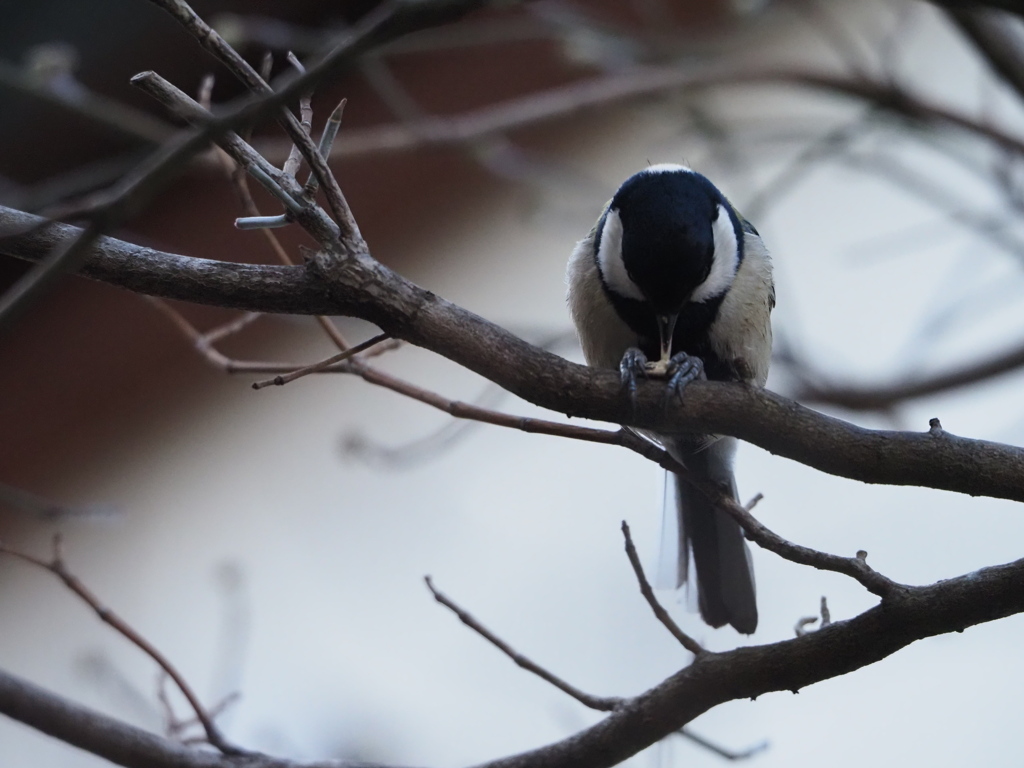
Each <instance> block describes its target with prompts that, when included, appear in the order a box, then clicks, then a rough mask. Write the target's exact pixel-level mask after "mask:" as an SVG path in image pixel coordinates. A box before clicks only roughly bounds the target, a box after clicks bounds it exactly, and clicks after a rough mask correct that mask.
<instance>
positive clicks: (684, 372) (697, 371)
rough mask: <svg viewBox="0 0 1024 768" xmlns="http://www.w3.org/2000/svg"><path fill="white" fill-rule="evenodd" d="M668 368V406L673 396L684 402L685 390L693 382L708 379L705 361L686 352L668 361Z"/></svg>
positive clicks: (666, 393) (666, 392)
mask: <svg viewBox="0 0 1024 768" xmlns="http://www.w3.org/2000/svg"><path fill="white" fill-rule="evenodd" d="M667 368H668V371H667V375H668V387H667V388H666V390H665V399H666V404H667V401H668V399H669V398H670V397H671V396H672V394H675V396H676V398H677V399H678V400H679V401H680V402H682V399H683V390H685V389H686V387H687V385H688V384H689V383H690V382H691V381H696V380H697V379H706V378H707V376H706V375H705V373H704V361H703V360H701V359H700V358H699V357H695V356H693V355H688V354H686V353H685V352H679V353H677V354H675V355H673V356H672V359H671V360H669V361H668V366H667Z"/></svg>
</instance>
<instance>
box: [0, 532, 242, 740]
mask: <svg viewBox="0 0 1024 768" xmlns="http://www.w3.org/2000/svg"><path fill="white" fill-rule="evenodd" d="M53 541H54V543H53V559H52V560H51V561H49V562H47V561H45V560H41V559H40V558H37V557H34V556H33V555H29V554H26V553H24V552H19V551H17V550H14V549H10V548H9V547H6V546H4V545H2V544H0V554H6V555H10V556H11V557H15V558H17V559H18V560H21V561H22V562H25V563H29V564H30V565H34V566H36V567H37V568H42V569H43V570H46V571H49V572H50V573H52V574H53V575H54V576H56V577H57V578H58V579H60V580H61V581H62V582H64V585H65V586H66V587H67V588H68V589H70V590H71V591H72V592H73V593H75V594H76V595H77V596H78V597H79V598H81V600H82V601H83V602H84V603H85V604H86V605H88V606H89V607H90V608H92V609H93V611H95V613H96V615H97V616H98V617H99V618H100V620H101V621H103V622H104V623H105V624H109V625H110V626H111V627H113V628H114V629H115V630H116V631H117V632H118V633H119V634H121V635H122V636H123V637H124V638H125V639H127V640H128V641H129V642H130V643H132V644H133V645H134V646H136V647H137V648H138V649H139V650H141V651H142V652H143V653H145V654H146V655H147V656H149V658H151V659H152V660H153V661H155V662H156V663H157V665H158V666H159V667H160V669H162V670H163V671H164V672H165V673H166V674H167V676H168V677H170V678H171V679H172V680H173V681H174V684H175V685H176V686H178V690H180V691H181V693H182V695H184V697H185V698H186V699H187V700H188V703H189V705H190V706H191V707H192V710H193V711H194V712H195V713H196V718H197V719H198V720H199V722H200V723H202V726H203V731H205V733H206V739H207V741H208V742H209V743H210V744H212V745H213V746H215V747H216V748H217V749H219V750H220V751H221V752H223V753H224V754H226V755H241V754H244V752H243V750H241V749H239V748H238V747H236V746H234V745H233V744H231V743H229V742H228V741H227V740H226V739H225V738H224V736H223V735H222V734H221V732H220V729H219V728H218V727H217V724H216V723H215V722H214V720H213V718H212V717H211V716H210V714H209V713H208V712H207V711H206V708H205V707H204V706H203V705H202V702H200V701H199V697H198V696H197V695H196V694H195V692H194V691H193V690H192V687H191V686H190V685H189V684H188V681H187V680H185V678H184V676H183V675H182V674H181V673H180V672H179V671H178V670H177V669H176V668H175V666H174V665H173V664H171V662H170V660H169V659H168V658H167V657H166V656H164V655H163V654H162V653H160V651H158V650H157V649H156V647H155V646H154V645H153V644H152V643H151V642H149V641H148V640H147V639H146V638H144V637H143V636H142V635H140V634H139V633H138V632H137V631H136V630H135V629H134V628H133V627H132V626H131V625H130V624H128V623H127V622H126V621H125V620H124V619H122V618H121V617H120V616H118V615H117V614H116V613H114V612H113V611H112V610H110V609H109V608H107V607H106V606H105V605H103V603H102V602H100V600H99V598H98V597H96V595H94V594H93V593H92V591H91V590H90V589H89V588H88V587H86V586H85V584H84V583H82V581H81V579H79V578H78V577H77V576H75V575H74V574H73V573H71V571H69V570H68V568H67V566H66V565H65V563H64V558H63V556H62V554H61V544H60V537H59V536H56V537H54V540H53Z"/></svg>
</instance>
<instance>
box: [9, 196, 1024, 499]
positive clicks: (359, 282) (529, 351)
mask: <svg viewBox="0 0 1024 768" xmlns="http://www.w3.org/2000/svg"><path fill="white" fill-rule="evenodd" d="M39 221H40V220H39V219H38V218H37V217H33V216H31V215H29V214H25V213H21V212H18V211H13V210H11V209H9V208H3V207H0V232H3V231H12V230H13V231H14V232H17V233H24V232H25V230H26V229H27V228H29V227H31V226H32V225H33V224H35V223H38V222H39ZM79 232H80V230H78V229H77V228H75V227H71V226H68V225H62V224H53V225H51V226H49V227H47V228H46V229H45V230H41V231H33V232H28V233H24V234H15V235H11V236H8V237H6V238H2V239H0V252H2V253H7V254H9V255H11V256H16V257H18V258H22V259H27V260H30V261H32V260H35V259H38V258H40V257H42V256H44V255H45V254H46V253H48V252H49V251H50V250H51V249H52V248H53V247H54V246H55V245H59V244H61V243H65V242H68V241H69V240H73V239H74V238H75V237H77V235H78V234H79ZM326 262H327V263H323V261H322V260H321V259H320V258H319V257H317V258H314V259H313V260H312V261H311V262H310V264H308V265H306V266H296V267H282V266H260V265H255V264H238V263H233V262H220V261H210V260H207V259H196V258H190V257H186V256H180V255H175V254H169V253H163V252H159V251H155V250H153V249H150V248H142V247H139V246H134V245H130V244H128V243H125V242H123V241H119V240H115V239H113V238H108V237H104V238H101V239H99V242H98V243H97V247H95V248H91V249H90V250H89V252H88V261H87V264H86V265H85V266H84V267H83V269H82V273H83V274H85V275H87V276H89V277H92V278H95V279H98V280H102V281H104V282H108V283H111V284H114V285H119V286H121V287H124V288H128V289H129V290H133V291H136V292H138V293H148V294H150V295H155V296H162V297H165V298H174V299H181V300H185V301H191V302H195V303H200V304H210V305H214V306H221V307H234V308H238V309H245V310H248V311H258V312H290V313H294V314H321V315H349V316H354V317H360V318H362V319H365V320H368V321H370V322H371V323H374V324H375V325H377V326H378V327H379V328H380V329H381V330H382V331H383V332H385V333H388V334H390V335H391V336H392V337H394V338H398V339H403V340H405V341H408V342H410V343H412V344H416V345H417V346H421V347H424V348H425V349H429V350H431V351H433V352H436V353H437V354H440V355H442V356H444V357H447V358H448V359H450V360H452V361H454V362H456V363H458V364H460V365H462V366H464V367H466V368H468V369H469V370H472V371H475V372H476V373H478V374H480V375H481V376H484V377H485V378H487V379H490V380H491V381H494V382H496V383H498V384H500V385H501V386H502V387H504V388H505V389H507V390H508V391H510V392H512V393H513V394H516V395H518V396H520V397H522V398H523V399H525V400H527V401H529V402H532V403H534V404H535V405H539V406H541V407H544V408H548V409H550V410H553V411H556V412H561V413H566V414H569V415H571V416H579V417H585V418H590V419H595V420H598V421H605V422H609V423H612V424H628V425H630V426H634V427H639V428H643V429H653V430H656V431H661V432H672V431H680V432H686V431H696V432H699V433H704V434H707V433H710V434H728V435H734V436H736V437H738V438H740V439H741V440H746V441H747V442H750V443H753V444H754V445H759V446H761V447H762V448H765V449H766V450H769V451H771V452H772V453H775V454H778V455H781V456H785V457H787V458H790V459H793V460H795V461H799V462H801V463H803V464H806V465H807V466H810V467H814V468H816V469H819V470H821V471H823V472H828V473H830V474H834V475H839V476H841V477H849V478H852V479H855V480H861V481H862V482H868V483H885V484H890V485H918V486H923V487H929V488H937V489H942V490H950V491H956V492H958V493H967V494H971V495H976V496H991V497H995V498H1006V499H1013V500H1016V501H1024V484H1022V483H1021V482H1020V478H1021V477H1022V476H1024V450H1022V449H1020V448H1016V447H1013V446H1007V445H1002V444H999V443H993V442H988V441H983V440H971V439H968V438H963V437H959V436H956V435H953V434H951V433H949V432H944V433H943V434H942V435H941V436H935V435H930V434H929V433H927V432H922V433H917V432H895V431H889V430H873V429H865V428H862V427H857V426H855V425H853V424H850V423H848V422H844V421H842V420H840V419H836V418H832V417H829V416H825V415H823V414H820V413H816V412H814V411H812V410H810V409H808V408H804V407H802V406H800V405H798V404H797V403H794V402H793V401H791V400H787V399H786V398H784V397H781V396H779V395H776V394H774V393H771V392H768V391H766V390H759V389H755V388H751V387H745V386H742V385H738V384H725V383H719V382H694V383H693V385H691V386H690V387H688V388H687V392H686V398H685V402H684V403H682V404H680V405H678V406H675V407H673V408H671V409H668V410H666V408H665V407H664V391H663V388H662V386H661V385H660V383H659V382H656V381H642V382H640V384H639V387H638V389H637V398H636V403H635V407H633V406H631V404H630V403H629V402H628V401H627V400H626V399H625V398H623V397H622V393H621V388H620V382H619V377H618V375H617V374H616V372H614V371H601V370H595V369H592V368H588V367H586V366H582V365H576V364H574V363H570V362H568V361H567V360H565V359H563V358H561V357H558V356H557V355H553V354H551V353H548V352H544V351H542V350H539V349H537V348H536V347H533V346H531V345H529V344H527V343H526V342H524V341H523V340H521V339H519V338H517V337H516V336H514V335H513V334H510V333H509V332H508V331H505V330H504V329H502V328H499V327H498V326H495V325H493V324H492V323H489V322H487V321H486V320H484V319H483V318H481V317H479V316H478V315H474V314H473V313H471V312H467V311H466V310H464V309H461V308H460V307H457V306H456V305H454V304H451V303H450V302H447V301H445V300H444V299H442V298H440V297H439V296H437V295H436V294H434V293H431V292H429V291H425V290H423V289H422V288H419V287H418V286H416V285H414V284H412V283H410V282H409V281H408V280H406V279H405V278H403V277H401V276H400V275H398V274H396V273H394V272H392V271H391V270H389V269H388V268H387V267H385V266H383V265H381V264H379V263H377V262H374V261H373V260H372V259H369V257H366V258H355V259H349V260H346V261H345V263H344V264H343V265H341V264H339V263H338V262H335V261H334V260H333V259H326ZM371 285H372V286H375V288H374V290H373V291H368V290H366V286H371ZM295 367H297V366H292V368H289V369H285V370H283V371H277V370H275V371H272V372H284V373H287V372H288V371H289V370H292V369H294V368H295ZM360 375H362V372H360Z"/></svg>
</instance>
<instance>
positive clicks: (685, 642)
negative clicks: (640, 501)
mask: <svg viewBox="0 0 1024 768" xmlns="http://www.w3.org/2000/svg"><path fill="white" fill-rule="evenodd" d="M622 536H623V538H625V540H626V556H627V557H628V558H629V564H630V565H632V566H633V573H635V574H636V580H637V581H638V582H639V583H640V592H641V594H643V596H644V599H645V600H646V601H647V604H648V605H649V606H651V610H652V611H654V615H655V616H657V617H658V621H660V622H661V623H662V624H664V625H665V629H667V630H668V631H669V632H671V633H672V636H673V637H674V638H675V639H676V640H678V641H679V643H680V645H682V646H683V647H684V648H685V649H686V650H688V651H689V652H690V653H692V654H693V655H694V656H699V655H700V654H702V653H704V649H703V648H702V647H701V645H700V643H698V642H697V641H696V640H694V639H693V638H692V637H690V636H689V635H688V634H686V633H685V632H683V630H681V629H680V628H679V625H678V624H676V623H675V622H674V621H673V620H672V617H671V616H669V615H668V611H666V610H665V609H664V608H663V607H662V605H661V603H659V602H658V599H657V598H656V597H655V596H654V590H653V589H651V585H650V583H649V582H648V581H647V577H646V576H645V575H644V568H643V566H642V565H641V564H640V556H639V555H637V553H636V547H635V546H633V538H632V537H631V536H630V535H629V526H628V525H626V521H625V520H623V521H622Z"/></svg>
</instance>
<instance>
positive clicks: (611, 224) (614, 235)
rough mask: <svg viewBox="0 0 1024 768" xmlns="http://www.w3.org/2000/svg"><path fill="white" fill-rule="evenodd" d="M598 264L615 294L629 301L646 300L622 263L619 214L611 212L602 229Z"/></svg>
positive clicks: (605, 218)
mask: <svg viewBox="0 0 1024 768" xmlns="http://www.w3.org/2000/svg"><path fill="white" fill-rule="evenodd" d="M597 264H598V266H599V267H600V268H601V275H602V277H604V281H605V283H607V284H608V287H609V288H611V289H612V290H613V291H614V292H615V293H617V294H619V295H620V296H623V297H625V298H627V299H636V300H637V301H643V300H644V294H643V292H642V291H641V290H640V288H639V287H637V284H636V283H634V282H633V281H632V280H631V279H630V277H629V273H627V272H626V265H625V263H624V262H623V261H622V219H620V218H619V212H618V211H616V210H609V211H608V214H607V215H606V216H605V217H604V226H603V227H602V228H601V247H600V248H598V249H597Z"/></svg>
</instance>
